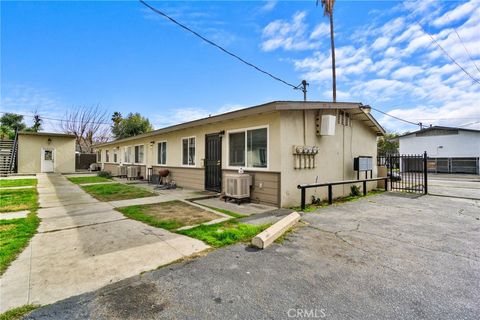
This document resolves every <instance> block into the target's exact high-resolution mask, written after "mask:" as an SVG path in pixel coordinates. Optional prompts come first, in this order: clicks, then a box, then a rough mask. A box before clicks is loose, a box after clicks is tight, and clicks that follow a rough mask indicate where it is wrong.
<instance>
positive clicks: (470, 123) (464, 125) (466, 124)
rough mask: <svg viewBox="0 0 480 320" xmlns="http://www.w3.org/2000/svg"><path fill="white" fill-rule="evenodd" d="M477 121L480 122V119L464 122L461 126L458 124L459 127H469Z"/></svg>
mask: <svg viewBox="0 0 480 320" xmlns="http://www.w3.org/2000/svg"><path fill="white" fill-rule="evenodd" d="M477 123H480V121H473V122H469V123H465V124H462V125H460V126H458V127H459V128H462V127H468V126H471V125H472V124H477Z"/></svg>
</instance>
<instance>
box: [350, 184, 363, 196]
mask: <svg viewBox="0 0 480 320" xmlns="http://www.w3.org/2000/svg"><path fill="white" fill-rule="evenodd" d="M350 195H351V196H352V197H358V196H360V195H361V193H360V187H359V186H356V185H352V186H350Z"/></svg>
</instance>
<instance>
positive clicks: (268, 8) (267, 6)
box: [260, 1, 278, 12]
mask: <svg viewBox="0 0 480 320" xmlns="http://www.w3.org/2000/svg"><path fill="white" fill-rule="evenodd" d="M277 3H278V1H265V4H264V5H263V6H262V7H261V8H260V11H264V12H269V11H272V10H273V9H275V7H276V6H277Z"/></svg>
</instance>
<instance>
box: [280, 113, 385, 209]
mask: <svg viewBox="0 0 480 320" xmlns="http://www.w3.org/2000/svg"><path fill="white" fill-rule="evenodd" d="M317 112H318V111H316V110H307V111H306V141H305V143H304V142H303V140H304V138H303V121H304V118H303V112H296V111H283V112H282V114H281V141H282V144H281V148H280V149H281V158H282V182H281V199H282V206H283V207H288V206H294V205H298V204H299V202H300V190H299V189H297V185H299V184H302V183H315V182H318V183H324V182H333V181H340V180H350V179H356V178H357V176H356V171H354V170H353V159H354V158H355V157H358V156H372V157H373V164H374V167H373V169H374V170H373V177H376V176H377V170H376V155H377V144H376V141H377V136H376V133H375V132H374V131H372V130H371V129H369V128H368V127H367V126H365V124H364V122H362V121H358V120H355V119H353V120H352V122H351V126H343V125H339V124H336V125H335V135H333V136H317V135H316V127H315V115H316V113H317ZM321 114H333V115H335V114H336V111H335V110H332V111H329V110H322V111H321ZM294 145H308V146H318V148H319V152H318V154H317V155H316V161H315V162H316V168H314V169H294V157H293V154H292V153H293V152H292V150H293V146H294ZM360 177H361V178H362V177H363V178H364V177H365V175H364V174H363V173H362V174H361V175H360ZM369 177H370V176H369ZM360 185H361V184H359V186H360ZM376 186H377V183H376V182H372V183H369V184H368V189H369V190H371V189H373V188H376ZM333 192H334V197H339V196H344V195H348V194H349V193H350V185H344V186H335V187H334V188H333ZM312 195H315V196H316V197H320V198H321V199H325V198H326V197H327V188H326V187H324V188H318V189H308V191H307V202H310V201H311V197H312Z"/></svg>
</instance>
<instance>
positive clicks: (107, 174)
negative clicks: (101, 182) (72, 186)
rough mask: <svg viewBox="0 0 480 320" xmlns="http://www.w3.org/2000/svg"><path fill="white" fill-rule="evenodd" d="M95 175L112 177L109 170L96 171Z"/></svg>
mask: <svg viewBox="0 0 480 320" xmlns="http://www.w3.org/2000/svg"><path fill="white" fill-rule="evenodd" d="M97 176H99V177H102V178H106V179H112V174H111V173H110V171H99V172H98V173H97Z"/></svg>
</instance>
